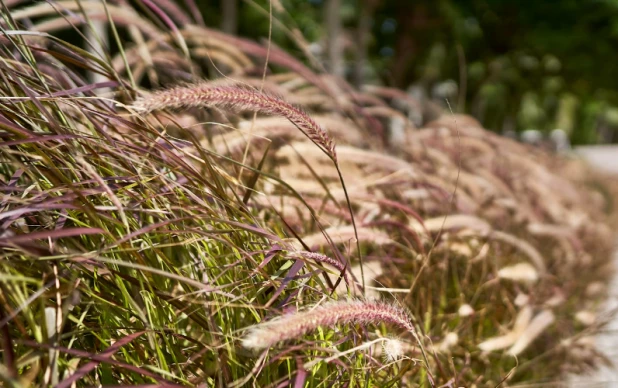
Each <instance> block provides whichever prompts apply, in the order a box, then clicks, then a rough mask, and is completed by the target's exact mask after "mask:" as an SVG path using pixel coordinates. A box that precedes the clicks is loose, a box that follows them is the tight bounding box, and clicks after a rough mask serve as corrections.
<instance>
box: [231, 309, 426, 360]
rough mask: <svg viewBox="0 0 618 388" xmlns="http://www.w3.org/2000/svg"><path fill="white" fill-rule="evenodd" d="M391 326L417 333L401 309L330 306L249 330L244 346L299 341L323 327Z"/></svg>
mask: <svg viewBox="0 0 618 388" xmlns="http://www.w3.org/2000/svg"><path fill="white" fill-rule="evenodd" d="M381 322H385V323H390V324H392V325H395V326H399V327H401V328H403V329H405V330H407V331H410V332H414V331H415V330H414V325H413V324H412V322H411V321H410V317H409V315H408V314H407V313H406V312H405V311H404V310H403V309H401V308H399V307H396V306H394V305H391V304H387V303H383V302H376V301H349V300H348V301H343V302H333V303H328V304H325V305H323V306H320V307H316V308H314V309H312V310H309V311H303V312H298V313H295V314H290V315H286V316H283V317H280V318H278V319H274V320H272V321H270V322H266V323H261V324H258V325H256V326H253V327H252V328H250V329H249V331H248V334H247V335H246V336H245V337H244V338H243V340H242V345H243V346H244V347H245V348H248V349H266V348H269V347H271V346H273V345H275V344H276V343H278V342H282V341H286V340H290V339H294V338H299V337H302V336H303V335H305V334H307V333H309V332H311V331H313V330H315V329H317V328H318V327H321V326H326V327H333V326H335V325H338V324H345V323H365V324H376V323H381Z"/></svg>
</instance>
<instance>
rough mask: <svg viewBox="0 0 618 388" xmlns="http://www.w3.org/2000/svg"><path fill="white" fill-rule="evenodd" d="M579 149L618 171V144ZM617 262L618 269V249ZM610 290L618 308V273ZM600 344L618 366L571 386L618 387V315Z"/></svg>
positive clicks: (607, 168)
mask: <svg viewBox="0 0 618 388" xmlns="http://www.w3.org/2000/svg"><path fill="white" fill-rule="evenodd" d="M575 152H576V153H577V154H579V155H581V156H582V157H583V158H584V159H586V160H587V161H588V162H589V163H590V164H592V165H593V166H594V167H596V168H598V169H599V170H602V171H604V172H609V173H616V174H618V146H589V147H579V148H576V149H575ZM617 235H618V231H617ZM617 237H618V236H617ZM614 263H615V265H616V268H618V251H617V252H616V253H615V255H614ZM609 292H610V297H609V300H608V301H607V305H606V306H605V309H606V311H611V310H615V309H618V275H617V276H616V277H614V279H613V280H612V283H611V284H610V291H609ZM597 345H598V347H599V349H600V350H601V351H603V352H604V353H605V354H606V355H607V356H608V357H609V358H610V359H611V361H612V362H613V363H614V368H608V367H603V368H601V369H600V370H599V371H597V372H596V373H595V374H593V375H591V376H578V377H576V378H573V379H572V380H571V382H570V384H569V385H570V387H571V388H618V316H615V317H614V319H613V320H612V321H611V322H610V324H609V325H608V326H607V328H606V330H604V332H603V333H602V334H600V335H599V336H598V337H597Z"/></svg>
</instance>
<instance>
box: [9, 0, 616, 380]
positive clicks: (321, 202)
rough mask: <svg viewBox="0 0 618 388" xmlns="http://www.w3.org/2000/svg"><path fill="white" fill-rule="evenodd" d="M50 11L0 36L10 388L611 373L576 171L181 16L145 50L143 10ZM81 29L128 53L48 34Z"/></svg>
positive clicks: (603, 273)
mask: <svg viewBox="0 0 618 388" xmlns="http://www.w3.org/2000/svg"><path fill="white" fill-rule="evenodd" d="M150 3H151V2H148V4H150ZM53 5H55V6H56V7H55V8H54V7H52V3H41V4H36V5H33V6H26V7H22V8H17V9H11V10H10V12H7V13H5V14H3V17H4V19H3V22H2V35H1V36H0V39H1V41H2V46H1V47H0V50H1V51H0V67H1V72H0V77H1V81H0V97H1V99H0V138H1V142H0V162H1V164H0V179H2V182H1V183H0V187H1V191H2V199H1V202H0V206H1V209H2V212H1V213H0V249H1V251H0V254H1V260H0V280H1V282H0V284H1V288H0V313H1V316H0V329H1V335H2V340H3V342H2V343H3V348H2V356H3V364H2V365H3V366H2V368H0V378H1V379H2V380H3V381H4V382H5V384H6V385H13V386H29V385H54V386H56V385H57V386H61V387H68V386H71V385H72V384H73V383H77V384H78V385H83V386H90V385H119V384H120V385H148V384H158V385H162V386H168V385H186V386H204V385H205V386H241V385H243V384H253V385H256V386H283V385H291V384H295V385H298V386H312V387H313V386H315V387H319V386H333V385H342V386H354V385H360V384H362V385H368V386H389V385H390V386H392V385H405V386H425V385H433V386H440V385H444V384H456V385H474V384H476V385H484V384H493V385H495V384H499V383H500V382H502V383H504V384H515V383H516V382H522V381H531V382H541V381H545V380H555V379H560V378H562V377H564V376H565V375H566V373H567V372H572V371H575V372H581V371H584V370H587V369H588V368H589V367H590V366H593V365H594V364H595V363H597V362H600V361H602V360H603V357H602V355H600V354H597V353H595V351H594V349H593V348H591V347H590V345H589V344H588V342H586V341H584V340H582V338H584V337H585V336H587V335H588V334H589V333H591V332H593V331H594V330H595V329H596V328H597V327H598V323H597V321H596V320H595V319H594V311H595V309H596V308H597V307H598V304H599V302H600V301H601V300H602V297H603V295H604V291H603V284H604V282H605V281H606V280H607V278H608V277H609V276H610V271H608V268H609V252H610V249H611V246H610V245H609V242H608V241H609V238H608V236H609V231H608V229H607V227H605V225H604V224H603V222H602V220H603V217H604V216H603V206H604V202H603V201H602V198H600V197H599V196H598V195H597V194H598V193H597V192H596V191H595V190H592V189H588V188H586V187H583V186H582V185H575V184H573V183H572V182H571V181H570V180H569V179H566V178H564V177H563V175H564V172H565V171H567V169H566V167H565V165H566V164H567V162H566V161H565V160H564V159H558V158H557V157H555V156H552V155H549V154H546V153H544V152H542V151H538V150H533V149H530V148H527V147H525V146H522V145H520V144H517V143H515V142H512V141H510V140H506V139H503V138H500V137H498V136H495V135H491V134H490V133H487V132H486V131H484V130H483V129H482V128H481V127H480V125H479V124H478V123H476V122H475V121H474V120H473V119H471V118H468V117H461V116H446V117H442V118H439V119H438V120H431V119H432V118H434V117H432V115H433V113H432V114H430V115H429V116H428V115H427V112H426V111H425V110H423V108H422V104H421V103H419V102H417V101H409V99H410V98H409V97H405V98H404V96H402V94H401V93H400V92H398V91H393V90H389V89H388V88H368V89H366V90H365V91H363V92H359V91H354V90H353V89H352V88H351V87H349V86H348V85H346V84H345V83H344V82H343V81H342V80H334V79H332V78H329V76H325V75H319V74H316V73H314V72H313V71H311V70H310V69H308V68H306V67H304V66H303V65H302V64H301V63H300V62H298V61H297V60H295V59H293V58H291V57H290V56H289V55H287V54H285V53H282V52H280V51H278V50H276V49H274V51H273V52H271V53H270V55H268V51H267V49H266V48H264V47H262V46H260V45H258V44H256V43H253V42H250V41H246V40H243V39H240V38H237V37H232V36H227V35H225V34H222V33H220V32H216V31H212V30H209V29H207V28H205V27H198V26H196V25H184V24H183V23H188V22H189V20H190V19H189V18H182V17H179V16H178V15H182V12H180V13H175V12H171V11H169V10H168V9H167V8H169V7H172V8H173V7H174V5H173V3H169V4H168V2H165V5H166V12H167V14H169V15H171V16H172V18H171V19H169V18H165V20H159V19H158V16H157V15H159V14H160V12H158V11H156V10H154V11H153V14H152V15H150V16H148V17H147V16H141V15H138V14H137V13H136V12H134V11H130V12H131V14H130V15H134V16H135V20H132V23H131V25H130V27H127V19H126V15H127V14H123V13H122V11H127V12H129V11H128V10H130V8H127V7H128V5H122V6H121V5H109V6H107V5H105V4H104V3H96V4H95V3H89V2H88V3H86V2H83V3H75V2H64V1H59V2H54V3H53ZM80 5H81V7H80ZM150 6H154V4H151V5H149V7H150ZM65 11H67V12H68V11H70V12H72V13H70V15H72V16H71V17H66V15H64V14H63V12H65ZM159 11H160V10H159ZM77 13H81V14H79V15H78V14H77ZM123 15H124V16H123ZM174 15H175V16H174ZM77 16H79V17H77ZM88 20H97V21H99V22H103V23H106V24H109V26H112V25H113V26H114V28H118V29H119V31H120V32H118V31H116V30H115V29H112V32H113V31H116V33H115V34H112V36H113V37H116V38H117V42H116V43H117V45H118V46H119V49H118V51H117V52H112V51H110V52H107V53H105V55H104V56H102V57H101V56H99V55H94V54H92V53H91V52H89V51H88V50H87V49H82V48H79V47H78V46H77V45H74V44H70V43H68V42H66V41H63V40H61V39H59V38H56V37H54V36H53V35H47V33H50V34H51V33H55V32H57V31H59V30H62V29H68V30H71V29H72V28H73V25H87V21H88ZM170 23H177V24H173V25H174V27H175V28H170ZM24 25H30V26H32V28H31V29H30V31H25V30H24V29H23V28H22V27H23V26H24ZM125 28H126V30H125ZM166 28H167V29H166ZM170 31H171V32H170ZM121 36H122V37H124V38H123V39H121V38H120V37H121ZM125 38H126V39H125ZM132 41H133V42H132ZM85 46H88V45H85ZM266 57H268V58H270V63H271V64H273V65H276V66H278V68H277V70H278V71H277V72H272V73H269V74H268V75H267V76H265V77H264V78H263V79H260V78H258V77H255V76H254V71H253V69H255V68H256V67H258V66H257V65H259V64H260V61H261V60H263V59H265V58H266ZM102 58H105V59H102ZM204 58H208V59H209V60H208V61H205V60H204ZM213 68H216V69H217V71H213ZM92 73H98V74H101V75H102V76H103V77H104V78H105V79H106V80H105V81H102V82H99V83H92V82H90V81H87V80H86V76H88V75H91V74H92ZM221 74H223V75H225V76H226V77H230V78H233V79H234V82H235V83H234V85H235V86H230V85H229V84H226V82H227V81H221V80H213V79H214V78H217V77H219V76H221ZM207 78H210V79H211V81H208V82H206V81H204V79H207ZM171 80H174V83H173V84H168V83H169V81H171ZM180 81H187V82H191V83H186V84H184V85H183V86H177V84H178V83H179V82H180ZM239 83H242V85H243V86H242V87H239V86H237V85H238V84H239ZM162 84H164V85H165V87H157V89H158V90H157V91H154V92H152V93H151V92H147V91H146V89H148V88H150V87H153V86H160V85H162ZM257 85H260V87H262V86H263V90H264V91H260V90H262V89H260V87H258V88H255V87H256V86H257ZM273 94H276V95H278V96H281V97H273ZM138 96H141V97H138ZM291 101H293V102H294V103H295V104H296V105H295V104H292V103H291ZM299 105H300V106H299ZM168 108H174V109H168ZM246 111H250V112H251V113H254V112H255V113H257V117H252V116H250V115H247V113H246ZM305 112H308V113H305ZM146 113H148V114H146ZM264 115H268V116H273V115H274V116H280V117H281V118H285V119H287V120H288V121H285V120H276V119H275V118H273V117H268V118H265V117H262V116H264ZM423 115H425V116H424V122H423V126H422V127H423V128H415V125H414V124H413V123H412V122H411V121H410V120H408V118H407V117H419V116H421V117H423ZM402 120H403V123H404V124H403V128H404V130H403V131H400V132H397V131H398V128H399V129H401V123H402ZM322 123H326V124H328V125H326V128H325V126H323V125H322ZM299 129H300V131H298V130H299ZM327 130H328V131H330V132H327ZM388 133H391V135H387V134H388ZM393 134H399V135H398V136H399V137H397V136H394V135H393ZM307 138H308V139H307ZM334 138H336V140H337V142H338V144H341V145H340V146H338V147H337V153H336V154H335V147H334ZM393 139H396V140H395V141H393ZM308 140H309V141H308ZM387 154H389V155H387ZM570 163H571V162H569V163H568V164H569V165H570ZM572 163H575V164H577V166H579V164H578V163H577V162H572ZM344 183H345V186H344V185H343V184H344ZM346 188H347V189H346ZM361 258H362V259H361ZM593 285H594V287H593ZM591 287H592V288H594V289H592V288H591ZM352 297H354V299H353V300H354V301H353V302H351V301H350V299H351V298H352ZM371 297H373V298H376V299H385V300H388V301H380V302H378V301H373V300H372V299H370V298H371ZM404 311H405V313H404ZM408 312H409V314H408ZM582 312H584V313H587V314H583V313H582ZM591 316H592V319H590V317H591ZM582 317H585V318H586V319H583V318H582ZM402 329H403V330H402ZM243 343H244V345H250V346H243ZM565 344H569V345H565ZM582 348H585V349H586V354H588V355H591V356H589V357H587V358H586V359H578V354H582V353H583V352H580V350H581V349H582ZM578 352H579V353H578ZM383 355H386V357H382V356H383ZM515 355H516V356H517V358H515V357H514V356H515Z"/></svg>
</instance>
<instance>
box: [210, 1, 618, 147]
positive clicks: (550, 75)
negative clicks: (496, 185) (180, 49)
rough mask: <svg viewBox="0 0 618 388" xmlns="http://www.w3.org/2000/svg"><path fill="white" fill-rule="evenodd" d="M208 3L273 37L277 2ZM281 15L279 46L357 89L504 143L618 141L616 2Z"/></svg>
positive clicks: (298, 4) (234, 26)
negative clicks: (471, 123)
mask: <svg viewBox="0 0 618 388" xmlns="http://www.w3.org/2000/svg"><path fill="white" fill-rule="evenodd" d="M199 3H200V4H199V6H200V7H201V8H202V10H203V15H204V18H205V19H206V21H207V24H208V25H211V26H213V25H221V26H222V27H223V28H224V29H225V30H226V31H228V32H231V33H238V34H239V35H241V36H246V37H250V38H252V39H259V38H263V39H266V38H267V37H268V34H269V22H268V17H267V14H265V10H268V1H266V0H257V1H236V0H229V1H222V2H216V1H203V2H199ZM273 13H274V18H275V19H276V20H275V23H274V24H273V29H272V37H273V41H274V42H275V43H276V44H277V45H279V46H281V47H283V48H285V49H286V51H288V52H290V53H293V54H295V56H297V57H299V58H304V60H305V61H306V62H307V63H310V62H311V60H310V59H309V58H308V55H307V54H308V52H309V53H310V54H311V56H312V57H313V58H317V59H318V60H319V62H320V63H321V64H323V65H324V66H325V67H326V68H327V69H329V70H332V71H334V72H335V73H338V74H341V75H345V77H346V78H347V79H348V80H350V81H353V82H355V83H356V84H360V83H372V84H373V83H378V84H384V85H387V86H395V87H398V88H402V89H405V90H407V91H408V92H409V93H411V94H412V95H414V96H415V97H425V98H429V99H435V100H436V101H437V102H438V103H439V104H444V99H448V100H449V102H450V105H451V107H452V108H453V110H454V111H458V112H466V113H470V114H472V115H473V116H475V117H476V118H477V119H479V120H480V121H481V122H482V124H483V125H484V126H485V127H486V128H489V129H491V130H494V131H497V132H500V133H503V134H513V133H521V132H522V131H524V130H529V129H532V130H539V131H541V132H543V133H544V134H545V135H549V133H550V132H551V131H552V130H554V129H562V130H564V131H566V132H567V133H568V135H569V136H570V138H571V141H572V142H573V143H574V144H595V143H608V142H613V143H616V142H618V77H616V75H615V63H616V47H618V46H617V43H618V1H616V0H600V1H576V0H566V1H517V0H458V1H454V0H440V1H435V0H415V1H400V0H280V1H273ZM277 20H278V22H277ZM299 43H300V44H299ZM305 44H306V47H303V45H305Z"/></svg>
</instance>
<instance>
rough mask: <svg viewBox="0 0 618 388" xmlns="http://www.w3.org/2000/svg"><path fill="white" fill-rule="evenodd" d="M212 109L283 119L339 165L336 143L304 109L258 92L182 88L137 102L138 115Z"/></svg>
mask: <svg viewBox="0 0 618 388" xmlns="http://www.w3.org/2000/svg"><path fill="white" fill-rule="evenodd" d="M191 107H208V108H220V109H225V110H230V111H233V112H243V111H252V112H258V113H262V114H266V115H271V116H283V117H285V118H286V119H288V120H289V121H290V122H291V123H292V124H294V126H296V127H297V128H298V129H299V130H300V131H302V132H303V133H304V134H305V136H307V137H308V138H309V139H310V140H311V141H312V142H313V143H315V144H316V145H317V146H318V147H320V148H321V149H322V150H323V151H324V152H325V153H326V154H327V155H329V156H330V157H331V158H332V159H333V161H335V162H336V160H337V155H336V153H335V143H334V141H333V140H332V139H331V138H330V137H329V135H328V133H327V132H326V130H324V128H322V127H321V126H320V125H319V124H318V123H316V122H315V121H314V120H313V119H312V118H311V117H309V115H307V114H306V113H305V112H303V111H302V110H301V109H299V108H297V107H295V106H293V105H291V104H289V103H287V102H285V101H283V100H282V99H280V98H277V97H273V96H271V95H268V94H266V93H263V92H259V91H257V90H255V89H251V88H247V87H241V86H213V85H209V84H207V83H201V84H195V85H188V86H178V87H175V88H171V89H166V90H161V91H158V92H156V93H153V94H149V95H146V96H144V97H142V98H139V99H138V100H137V101H135V104H134V105H133V108H134V109H135V110H136V111H138V112H145V113H148V112H152V111H155V110H161V109H168V108H172V109H173V108H191Z"/></svg>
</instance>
